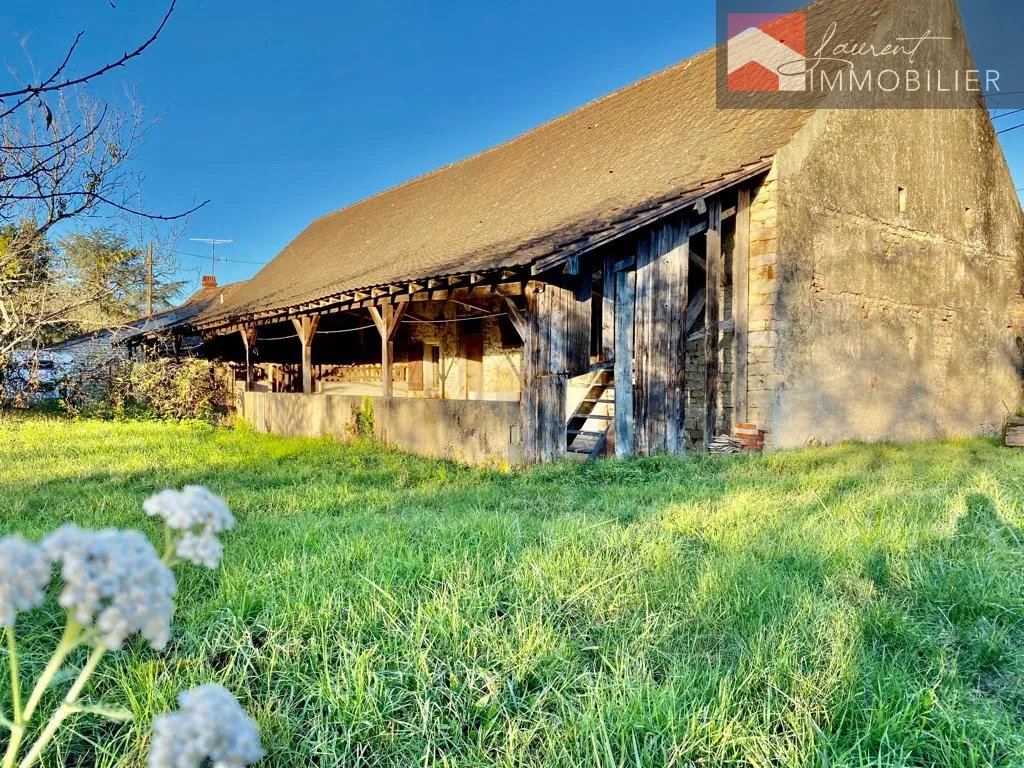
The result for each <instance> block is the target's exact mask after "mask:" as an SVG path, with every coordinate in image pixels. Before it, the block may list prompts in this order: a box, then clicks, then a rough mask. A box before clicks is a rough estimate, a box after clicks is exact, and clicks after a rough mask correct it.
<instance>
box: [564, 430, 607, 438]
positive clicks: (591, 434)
mask: <svg viewBox="0 0 1024 768" xmlns="http://www.w3.org/2000/svg"><path fill="white" fill-rule="evenodd" d="M566 434H567V435H576V436H577V437H581V436H582V437H604V435H605V433H604V432H594V431H593V430H587V429H569V430H566Z"/></svg>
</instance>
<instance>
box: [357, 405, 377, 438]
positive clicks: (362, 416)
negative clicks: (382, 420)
mask: <svg viewBox="0 0 1024 768" xmlns="http://www.w3.org/2000/svg"><path fill="white" fill-rule="evenodd" d="M376 425H377V420H376V418H375V417H374V415H373V403H372V402H371V401H370V398H368V397H367V398H364V399H363V407H362V408H356V407H355V406H353V407H352V434H353V435H354V436H355V437H356V438H358V439H359V440H373V438H374V428H375V427H376Z"/></svg>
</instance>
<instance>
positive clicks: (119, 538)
mask: <svg viewBox="0 0 1024 768" xmlns="http://www.w3.org/2000/svg"><path fill="white" fill-rule="evenodd" d="M42 549H43V552H44V553H45V554H46V555H47V557H49V558H50V560H52V561H54V562H57V563H59V565H60V575H61V578H62V579H63V580H64V589H63V591H62V592H61V594H60V604H61V606H63V607H64V609H65V610H66V611H67V612H68V615H69V616H70V617H71V618H72V619H74V621H76V622H78V623H79V624H82V625H85V626H93V625H94V626H95V628H96V629H97V630H98V631H99V633H100V639H101V642H102V644H103V646H104V647H105V648H107V649H108V650H117V649H118V648H120V647H121V645H122V644H123V643H124V641H125V639H126V638H127V637H128V636H129V635H132V634H134V633H135V632H141V633H142V635H143V636H144V637H145V638H146V639H147V640H149V642H150V643H151V644H152V646H153V647H154V648H157V649H160V648H163V647H164V646H166V645H167V640H168V638H169V636H170V631H171V616H172V615H173V613H174V596H175V594H176V593H177V585H176V583H175V581H174V574H173V573H171V570H170V568H168V567H167V566H166V565H164V563H163V562H161V560H160V557H159V556H158V555H157V553H156V550H155V549H153V545H152V544H151V543H150V541H149V539H148V538H146V536H145V535H143V534H141V533H139V532H138V531H118V530H115V529H113V528H110V529H107V530H103V531H84V530H82V529H81V528H78V527H77V526H74V525H66V526H64V527H63V528H60V529H59V530H57V531H55V532H54V533H52V534H50V535H49V536H47V537H46V538H45V539H44V540H43V543H42Z"/></svg>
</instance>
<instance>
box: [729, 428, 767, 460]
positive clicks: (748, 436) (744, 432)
mask: <svg viewBox="0 0 1024 768" xmlns="http://www.w3.org/2000/svg"><path fill="white" fill-rule="evenodd" d="M766 434H767V433H766V432H765V431H764V430H763V429H758V428H757V424H737V425H736V437H737V438H739V439H740V440H741V441H742V442H743V448H744V450H745V451H747V452H748V453H760V452H761V451H763V450H764V438H765V435H766Z"/></svg>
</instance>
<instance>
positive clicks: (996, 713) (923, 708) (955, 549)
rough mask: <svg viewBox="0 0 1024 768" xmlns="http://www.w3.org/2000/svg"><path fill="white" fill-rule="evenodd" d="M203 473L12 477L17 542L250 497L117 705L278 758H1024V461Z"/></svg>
mask: <svg viewBox="0 0 1024 768" xmlns="http://www.w3.org/2000/svg"><path fill="white" fill-rule="evenodd" d="M189 451H192V452H194V455H193V456H191V457H186V458H187V459H188V460H187V461H186V460H185V459H182V461H183V465H172V464H170V463H168V462H161V461H160V460H158V459H154V460H153V461H152V462H151V464H150V465H148V466H144V467H139V466H132V464H133V462H126V466H127V467H128V468H125V467H115V468H112V469H110V470H105V469H104V468H102V467H100V466H97V465H95V464H94V465H91V466H90V465H89V462H88V460H86V459H83V460H82V462H80V463H79V464H77V465H75V466H67V467H61V468H59V470H55V473H57V474H59V475H60V476H54V477H49V478H46V477H43V478H42V479H30V480H12V479H10V478H0V492H2V493H3V494H4V495H5V496H7V497H8V498H16V499H17V502H16V508H17V519H16V520H15V519H5V520H4V521H3V523H2V525H3V527H4V528H5V529H8V530H12V529H15V528H17V529H20V530H28V532H29V533H36V534H38V533H41V532H42V531H43V530H45V529H49V528H53V527H55V526H56V525H58V524H60V523H62V522H68V521H75V522H78V523H79V524H82V525H90V526H97V525H107V524H114V525H120V526H129V525H130V526H133V527H147V526H148V528H147V530H151V529H152V525H151V523H150V521H147V520H145V518H144V517H143V516H142V513H141V502H142V501H143V500H144V499H145V498H146V497H147V496H148V495H149V494H151V493H153V492H155V491H156V490H159V489H160V488H162V487H165V486H181V485H183V484H185V483H200V484H205V485H208V486H209V487H211V488H212V489H213V490H215V491H216V492H218V493H220V494H223V495H224V496H226V497H227V498H228V500H229V502H230V503H231V505H232V507H233V509H235V510H236V512H237V514H238V517H239V526H238V528H237V529H236V530H235V531H234V532H233V533H232V534H231V535H230V537H229V539H228V541H227V548H228V549H227V557H226V560H225V564H224V567H223V569H222V571H221V572H219V573H217V574H204V573H200V572H199V571H198V569H196V570H194V571H193V570H190V571H188V572H186V574H185V576H184V578H183V579H182V582H181V586H182V594H181V601H180V603H181V610H180V614H179V623H178V626H176V628H175V633H174V641H173V642H174V647H173V649H172V650H171V651H169V652H168V653H166V654H154V653H152V652H148V651H145V650H143V649H138V648H134V649H133V650H132V651H131V652H130V653H129V654H126V655H124V656H122V657H119V658H118V660H117V661H116V667H115V671H114V672H112V673H111V674H110V675H109V677H108V678H107V680H106V683H105V685H106V686H107V690H108V691H109V692H110V693H111V695H113V696H114V697H115V698H120V699H122V700H123V699H125V698H127V699H129V700H131V701H136V700H142V701H150V700H156V701H158V702H167V701H169V700H170V698H171V697H172V696H173V692H174V691H175V690H176V688H178V687H180V686H182V685H184V684H185V683H186V682H190V681H196V682H198V681H201V680H205V679H217V680H221V681H223V682H226V683H229V684H230V685H229V687H231V688H232V689H233V690H236V691H241V692H243V696H244V697H248V700H247V705H248V708H249V709H250V711H253V712H254V713H256V714H257V716H258V717H259V719H260V723H261V727H262V728H263V730H264V734H265V737H266V741H267V746H268V748H269V750H270V753H271V755H270V758H269V759H270V760H272V764H274V765H300V764H301V765H304V764H310V763H319V764H337V763H338V762H339V761H340V762H345V763H346V764H353V765H371V764H374V765H401V764H408V763H409V761H413V762H417V761H418V762H424V761H425V762H438V761H441V760H449V759H454V760H455V761H456V762H459V761H461V762H463V763H465V764H476V763H481V764H482V763H488V764H490V763H499V764H504V765H540V764H544V765H566V766H568V765H580V764H588V765H664V764H670V763H675V764H686V763H687V761H690V762H692V763H694V764H707V765H712V764H726V763H732V764H741V765H769V764H776V765H779V764H786V765H819V764H823V763H825V762H830V763H831V764H833V765H840V764H850V765H864V764H875V765H926V764H943V765H981V764H989V765H1001V764H1005V765H1010V764H1015V763H1019V762H1020V760H1021V759H1022V758H1024V745H1022V739H1021V736H1020V725H1021V712H1022V707H1021V702H1022V701H1024V697H1022V695H1021V690H1020V683H1019V682H1018V681H1019V680H1020V679H1021V677H1022V676H1021V674H1020V673H1021V671H1022V670H1021V663H1022V655H1021V651H1020V650H1019V649H1020V648H1021V647H1024V646H1022V644H1021V640H1022V639H1024V638H1022V637H1021V625H1022V619H1024V616H1022V608H1021V606H1022V599H1021V598H1022V591H1024V590H1022V579H1021V573H1022V570H1021V566H1022V565H1024V562H1022V555H1021V547H1020V543H1019V542H1020V530H1019V528H1018V527H1017V526H1018V525H1019V523H1020V516H1019V513H1018V511H1017V510H1019V509H1020V504H1021V501H1022V496H1021V494H1022V489H1021V488H1020V487H1019V483H1018V482H1017V481H1016V477H1017V476H1018V475H1019V472H1020V469H1021V462H1020V461H1019V459H1017V457H1016V455H1013V454H1009V453H1007V452H1006V451H1003V450H1000V449H998V448H997V447H995V446H994V445H993V444H990V443H986V442H963V443H956V442H951V443H933V444H928V445H922V446H907V447H897V446H859V445H843V446H838V447H835V448H829V449H816V450H811V451H802V452H796V453H786V454H775V455H768V456H763V457H737V458H733V459H722V458H720V457H708V456H694V457H690V458H687V459H684V460H679V459H670V458H666V457H654V458H650V459H642V460H635V461H630V462H621V463H619V462H605V463H597V464H592V465H585V466H581V465H576V464H572V465H570V464H566V465H556V466H551V467H541V468H537V469H534V470H530V471H522V472H514V473H511V474H501V473H498V472H493V471H484V470H473V469H467V468H464V467H460V466H457V465H454V464H451V463H447V462H442V461H427V460H421V459H414V458H411V457H408V456H404V455H402V454H398V453H395V452H391V451H387V450H384V449H380V448H374V447H369V446H341V445H334V444H330V443H326V442H323V441H301V440H295V441H284V440H276V439H267V438H262V437H253V436H248V437H246V438H244V439H243V438H242V437H240V436H239V437H224V436H218V435H211V436H209V437H201V438H199V439H192V438H190V440H188V441H183V442H182V445H181V446H180V452H189ZM18 452H19V455H31V454H32V453H33V451H31V450H28V451H27V450H24V449H18ZM36 453H38V451H36ZM107 455H108V454H107V453H105V452H101V453H99V454H97V458H96V460H97V461H98V460H105V458H104V457H106V456H107ZM134 463H135V464H137V463H138V462H134ZM151 532H152V531H151ZM41 626H42V625H41V624H40V627H41ZM2 685H3V683H2V682H0V686H2ZM6 695H7V694H6V692H4V690H3V689H2V688H0V702H4V701H6ZM424 713H430V716H429V717H427V718H425V716H424ZM139 714H140V717H141V718H142V719H143V720H145V718H146V717H147V713H146V712H144V711H143V712H140V713H139ZM82 733H83V734H84V735H83V738H86V739H87V738H89V734H91V735H92V736H96V735H98V734H104V735H105V737H107V738H110V739H113V743H115V744H118V745H119V747H118V748H119V749H121V748H123V749H125V750H128V751H131V750H132V749H135V748H137V747H132V746H131V744H130V742H131V739H130V738H129V737H128V735H127V734H129V733H131V728H127V727H122V726H102V728H101V727H96V728H95V729H93V728H86V729H85V730H83V731H82ZM68 749H69V750H70V751H71V752H72V753H74V752H75V751H76V750H77V751H78V752H81V751H82V750H85V749H86V747H85V746H83V742H82V741H81V740H72V741H70V742H69V743H68ZM498 756H501V757H500V759H499V757H498Z"/></svg>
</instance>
